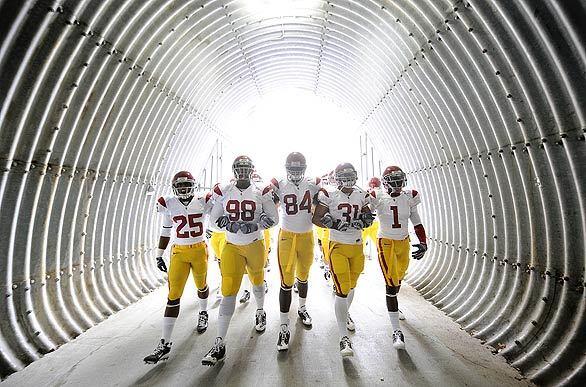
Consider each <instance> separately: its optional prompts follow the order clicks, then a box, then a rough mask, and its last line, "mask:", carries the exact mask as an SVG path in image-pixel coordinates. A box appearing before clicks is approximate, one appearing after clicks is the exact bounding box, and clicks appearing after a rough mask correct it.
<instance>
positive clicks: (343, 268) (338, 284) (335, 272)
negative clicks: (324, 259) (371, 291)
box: [328, 242, 364, 296]
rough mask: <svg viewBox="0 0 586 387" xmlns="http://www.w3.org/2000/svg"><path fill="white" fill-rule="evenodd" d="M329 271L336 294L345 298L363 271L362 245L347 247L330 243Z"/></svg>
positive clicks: (342, 244)
mask: <svg viewBox="0 0 586 387" xmlns="http://www.w3.org/2000/svg"><path fill="white" fill-rule="evenodd" d="M328 250H329V256H330V271H331V272H332V277H333V278H334V286H335V288H336V293H338V295H341V296H347V295H348V293H349V292H350V290H351V289H354V288H355V287H356V282H358V277H359V276H360V273H362V270H364V251H363V249H362V244H359V245H348V244H344V243H339V242H330V245H329V249H328Z"/></svg>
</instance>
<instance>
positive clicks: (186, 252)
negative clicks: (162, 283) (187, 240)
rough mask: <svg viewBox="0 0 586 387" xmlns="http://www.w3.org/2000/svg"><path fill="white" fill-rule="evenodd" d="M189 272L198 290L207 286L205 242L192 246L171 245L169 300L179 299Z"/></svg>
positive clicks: (206, 251)
mask: <svg viewBox="0 0 586 387" xmlns="http://www.w3.org/2000/svg"><path fill="white" fill-rule="evenodd" d="M190 271H191V274H192V276H193V280H194V281H195V286H196V287H197V288H198V289H199V290H204V289H205V288H206V286H207V282H206V277H207V274H208V249H207V246H206V244H205V242H200V243H196V244H193V245H173V247H172V248H171V262H170V263H169V273H168V274H169V284H168V285H169V299H170V300H177V299H179V298H181V296H182V295H183V289H184V288H185V283H186V282H187V277H189V272H190Z"/></svg>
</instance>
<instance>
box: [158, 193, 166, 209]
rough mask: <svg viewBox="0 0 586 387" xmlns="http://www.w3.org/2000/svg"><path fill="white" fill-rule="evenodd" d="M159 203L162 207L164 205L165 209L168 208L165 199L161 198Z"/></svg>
mask: <svg viewBox="0 0 586 387" xmlns="http://www.w3.org/2000/svg"><path fill="white" fill-rule="evenodd" d="M157 201H158V202H159V204H160V205H162V206H163V207H165V208H167V203H165V198H163V197H162V196H161V197H160V198H159V199H158V200H157Z"/></svg>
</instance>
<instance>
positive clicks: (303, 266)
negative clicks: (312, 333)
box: [271, 152, 320, 351]
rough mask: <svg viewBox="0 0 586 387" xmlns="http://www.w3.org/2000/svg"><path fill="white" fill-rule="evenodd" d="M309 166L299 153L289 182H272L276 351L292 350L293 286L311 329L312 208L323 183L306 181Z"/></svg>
mask: <svg viewBox="0 0 586 387" xmlns="http://www.w3.org/2000/svg"><path fill="white" fill-rule="evenodd" d="M306 168H307V164H306V161H305V156H303V155H302V154H301V153H299V152H293V153H290V154H289V155H288V156H287V159H286V160H285V171H286V173H287V178H286V179H280V180H277V179H272V180H271V184H272V189H273V192H274V194H275V196H276V197H277V199H278V203H279V208H280V217H281V230H280V231H279V239H278V241H279V242H278V246H277V257H278V260H279V271H280V274H281V290H280V291H279V306H280V311H281V314H280V319H281V329H280V331H279V338H278V340H277V349H278V350H279V351H285V350H287V349H288V348H289V339H290V337H291V332H290V330H289V309H290V307H291V298H292V297H291V290H292V288H293V285H294V283H296V285H297V293H298V294H299V307H298V310H297V315H298V316H299V318H300V319H301V322H302V323H303V325H305V326H307V327H311V325H312V320H311V317H310V316H309V313H308V312H307V308H306V306H305V303H306V301H307V289H308V283H307V280H308V277H309V270H310V269H311V264H312V263H313V249H314V242H313V224H312V222H311V218H312V205H313V204H314V202H315V201H316V200H317V193H318V191H319V183H320V179H319V178H315V179H312V180H310V179H306V178H305V170H306Z"/></svg>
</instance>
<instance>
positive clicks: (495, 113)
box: [0, 0, 586, 384]
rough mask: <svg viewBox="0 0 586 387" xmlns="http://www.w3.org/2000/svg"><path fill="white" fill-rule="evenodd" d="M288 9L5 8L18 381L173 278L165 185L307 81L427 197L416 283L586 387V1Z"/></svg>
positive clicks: (0, 332) (5, 177) (12, 334)
mask: <svg viewBox="0 0 586 387" xmlns="http://www.w3.org/2000/svg"><path fill="white" fill-rule="evenodd" d="M288 4H290V5H289V6H288V7H287V8H286V9H285V11H284V13H278V12H275V11H274V10H273V8H271V7H270V6H269V5H267V2H266V1H264V0H247V1H244V0H234V1H228V0H222V1H166V0H153V1H147V2H145V1H139V0H132V1H130V0H129V1H117V0H109V1H97V0H75V1H74V0H68V1H48V0H38V1H23V2H17V1H2V2H0V34H1V35H0V36H1V39H0V74H1V80H0V104H1V105H0V159H1V163H2V165H1V168H2V175H1V178H0V203H1V209H0V238H1V243H0V278H1V279H0V286H1V287H2V296H1V298H0V310H1V315H2V318H1V319H0V375H1V376H2V377H5V376H6V375H8V374H10V373H12V372H15V371H17V370H19V369H21V368H23V367H24V366H25V365H26V364H28V363H30V362H32V361H34V360H35V359H38V358H39V357H40V356H42V355H43V354H45V353H47V352H49V351H52V350H54V349H55V348H57V347H58V346H59V345H61V344H63V343H65V342H67V341H69V340H71V339H73V338H74V337H76V336H77V335H79V334H80V333H81V332H83V331H84V330H86V329H88V328H90V327H92V326H94V325H96V324H98V323H99V322H100V321H102V320H103V319H105V318H106V317H107V316H109V315H111V314H112V313H115V312H116V311H118V310H120V309H122V308H124V307H126V306H128V305H129V304H130V303H132V302H134V301H136V300H137V299H139V298H140V297H141V296H142V295H144V294H145V293H146V292H149V291H150V290H152V289H154V288H155V287H157V286H159V285H160V284H161V283H162V282H163V280H162V279H161V277H160V275H159V274H157V273H156V272H155V271H154V267H153V265H152V262H151V261H152V250H153V248H154V247H155V246H154V243H155V241H156V237H157V231H158V228H157V222H156V219H155V215H154V213H153V211H152V208H153V202H154V198H155V197H156V195H157V194H159V193H161V192H163V191H165V186H166V184H167V182H168V181H169V177H170V176H171V175H172V174H173V172H175V171H176V170H177V169H178V168H183V167H190V168H192V169H193V167H194V166H195V167H196V170H195V171H194V172H196V173H198V174H201V173H202V171H203V169H204V168H205V166H206V163H208V160H209V159H210V157H212V156H213V155H214V154H217V147H218V146H220V145H219V144H221V142H222V136H223V133H222V127H223V122H224V120H225V119H226V118H227V117H229V116H230V113H231V111H233V109H235V108H237V107H238V106H239V105H240V104H242V103H244V102H249V101H253V100H256V99H258V98H262V96H263V95H266V94H267V93H269V92H271V91H273V90H276V89H280V88H284V87H296V88H301V89H303V90H307V91H309V92H312V93H315V94H316V95H318V96H320V97H323V98H325V99H328V100H333V101H335V102H336V103H337V104H338V105H340V106H342V107H343V108H344V109H346V110H348V111H349V112H351V114H352V115H354V116H355V117H356V118H357V119H358V120H359V122H360V123H361V127H360V128H359V129H360V130H362V131H364V132H365V133H367V134H368V135H369V137H370V138H371V139H373V143H374V145H375V147H376V149H377V150H378V152H379V153H380V154H382V155H383V156H384V155H385V154H392V155H394V157H395V158H398V159H400V160H401V162H402V166H403V167H404V168H405V169H406V170H408V171H409V173H408V174H409V179H410V180H411V182H412V183H413V184H414V185H415V186H417V187H418V189H419V190H420V191H421V192H423V195H424V196H423V197H424V202H423V209H422V212H423V213H424V218H425V222H426V225H428V226H427V227H428V228H429V235H430V246H431V248H430V254H429V257H428V258H427V259H426V260H425V261H423V262H422V263H420V264H419V265H418V266H415V268H414V269H413V270H412V272H411V274H410V277H409V282H410V283H411V284H412V285H413V286H415V288H416V289H418V291H419V292H420V293H422V294H423V295H424V296H425V297H426V298H427V299H428V300H429V301H431V302H432V303H433V304H434V305H436V306H437V307H438V308H440V309H442V310H444V311H445V312H446V313H447V314H448V315H449V316H450V317H452V318H453V319H455V320H456V321H457V322H459V323H460V324H461V325H462V326H463V328H464V329H466V330H467V331H468V332H470V333H471V334H472V335H474V336H476V337H478V338H480V339H482V340H484V341H485V342H486V343H488V344H490V345H491V346H493V347H494V351H495V353H496V352H498V353H500V354H502V355H503V356H504V357H505V358H506V359H507V360H508V361H509V362H510V363H511V364H512V365H513V366H514V367H516V368H518V369H519V370H521V371H522V372H523V373H524V374H525V375H527V376H528V377H529V378H531V379H532V380H533V381H535V382H536V383H544V384H553V383H577V382H579V381H580V380H582V381H583V380H585V378H586V356H585V350H584V348H585V346H586V338H585V332H586V324H585V316H586V311H585V307H586V302H585V296H584V282H585V280H584V267H585V260H586V259H585V249H584V245H585V243H584V241H585V231H586V225H585V222H586V216H585V212H586V211H585V208H584V197H585V182H586V179H585V169H586V168H585V163H586V161H585V160H586V152H585V147H584V131H585V128H586V124H585V114H586V112H585V109H584V107H585V106H586V91H585V90H586V81H585V78H586V76H585V74H586V66H585V62H586V50H585V47H584V42H585V41H586V36H585V34H584V30H583V29H582V28H581V27H580V25H581V23H582V22H583V20H584V18H585V16H586V12H585V6H584V3H583V2H581V1H561V0H560V1H554V0H547V1H546V0H540V1H533V0H519V1H508V0H482V1H480V0H474V1H469V2H468V1H453V0H451V1H447V0H439V1H438V0H418V1H411V2H405V1H396V0H331V1H322V0H299V1H296V2H288ZM197 168H198V169H197ZM209 177H210V179H213V176H209Z"/></svg>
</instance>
